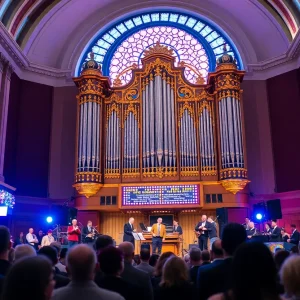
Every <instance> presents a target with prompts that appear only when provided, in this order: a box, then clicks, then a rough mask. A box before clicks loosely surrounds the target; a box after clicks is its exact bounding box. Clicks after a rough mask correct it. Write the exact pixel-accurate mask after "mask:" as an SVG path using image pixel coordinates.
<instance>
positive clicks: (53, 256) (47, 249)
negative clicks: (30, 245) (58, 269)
mask: <svg viewBox="0 0 300 300" xmlns="http://www.w3.org/2000/svg"><path fill="white" fill-rule="evenodd" d="M38 255H44V256H46V257H48V258H49V259H50V261H51V262H52V265H53V266H55V265H56V264H57V262H58V254H57V251H56V249H55V248H54V247H52V246H44V247H43V248H41V249H40V250H39V251H38Z"/></svg>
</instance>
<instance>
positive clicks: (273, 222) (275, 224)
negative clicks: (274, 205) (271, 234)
mask: <svg viewBox="0 0 300 300" xmlns="http://www.w3.org/2000/svg"><path fill="white" fill-rule="evenodd" d="M271 226H272V228H274V227H275V226H277V220H275V219H274V220H272V222H271Z"/></svg>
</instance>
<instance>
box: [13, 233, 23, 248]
mask: <svg viewBox="0 0 300 300" xmlns="http://www.w3.org/2000/svg"><path fill="white" fill-rule="evenodd" d="M23 244H25V238H24V233H23V231H21V232H20V234H19V236H17V237H16V238H15V242H14V247H16V246H18V245H23Z"/></svg>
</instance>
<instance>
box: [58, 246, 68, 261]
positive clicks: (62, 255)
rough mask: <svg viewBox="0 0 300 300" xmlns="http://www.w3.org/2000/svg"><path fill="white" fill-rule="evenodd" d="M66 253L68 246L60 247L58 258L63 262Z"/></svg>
mask: <svg viewBox="0 0 300 300" xmlns="http://www.w3.org/2000/svg"><path fill="white" fill-rule="evenodd" d="M67 253H68V248H62V249H61V251H60V255H59V260H60V261H61V262H64V261H65V259H66V257H67Z"/></svg>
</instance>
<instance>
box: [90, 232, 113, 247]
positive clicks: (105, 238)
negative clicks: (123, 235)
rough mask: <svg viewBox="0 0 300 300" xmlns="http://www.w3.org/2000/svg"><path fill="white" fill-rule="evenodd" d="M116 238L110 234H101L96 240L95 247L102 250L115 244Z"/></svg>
mask: <svg viewBox="0 0 300 300" xmlns="http://www.w3.org/2000/svg"><path fill="white" fill-rule="evenodd" d="M113 244H114V240H113V239H112V237H111V236H109V235H105V234H103V235H99V236H98V238H97V239H96V242H95V247H96V250H97V251H101V250H102V249H104V248H106V247H109V246H113Z"/></svg>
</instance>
